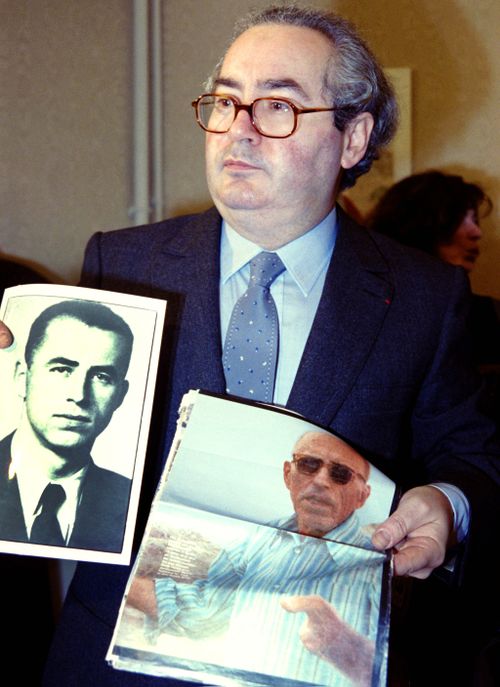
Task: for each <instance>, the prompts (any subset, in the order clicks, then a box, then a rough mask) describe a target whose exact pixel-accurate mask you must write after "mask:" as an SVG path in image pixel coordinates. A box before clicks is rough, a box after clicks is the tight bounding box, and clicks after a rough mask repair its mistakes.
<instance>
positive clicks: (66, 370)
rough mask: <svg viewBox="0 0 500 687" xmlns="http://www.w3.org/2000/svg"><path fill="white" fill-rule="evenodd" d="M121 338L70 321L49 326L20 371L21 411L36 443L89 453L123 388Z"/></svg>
mask: <svg viewBox="0 0 500 687" xmlns="http://www.w3.org/2000/svg"><path fill="white" fill-rule="evenodd" d="M127 364H128V360H127V359H126V356H125V355H124V344H123V340H122V338H121V337H120V336H119V335H118V334H116V333H114V332H110V331H106V330H103V329H98V328H96V327H88V326H87V325H86V324H84V323H83V322H80V321H79V320H76V319H74V318H69V317H59V318H56V319H54V320H52V322H50V323H49V325H48V327H47V330H46V334H45V338H44V340H43V341H42V343H41V344H40V346H38V348H37V349H36V350H35V351H34V355H33V361H32V363H31V366H30V367H29V368H28V369H27V370H26V371H25V373H24V374H25V389H24V396H25V407H26V415H27V417H28V420H29V423H30V425H31V427H32V429H33V431H34V433H35V434H36V436H37V437H38V439H39V441H40V443H41V444H42V445H44V446H46V447H47V448H50V449H52V450H54V451H55V452H61V453H65V452H66V451H68V452H69V453H71V452H72V451H76V452H78V451H80V450H82V449H84V450H86V451H89V450H90V449H91V447H92V445H93V443H94V441H95V439H96V437H97V436H98V435H99V434H100V433H101V432H102V431H103V430H104V429H105V427H106V426H107V425H108V423H109V421H110V420H111V416H112V415H113V412H114V411H115V410H116V409H117V408H118V406H119V405H120V404H121V403H122V401H123V398H124V396H125V394H126V392H127V389H128V382H126V381H125V379H124V376H125V373H126V369H127Z"/></svg>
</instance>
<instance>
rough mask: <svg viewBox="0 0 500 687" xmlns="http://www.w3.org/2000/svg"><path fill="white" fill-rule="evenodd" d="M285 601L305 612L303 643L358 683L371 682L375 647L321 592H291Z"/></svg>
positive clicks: (294, 610)
mask: <svg viewBox="0 0 500 687" xmlns="http://www.w3.org/2000/svg"><path fill="white" fill-rule="evenodd" d="M281 605H282V607H283V608H284V609H285V610H286V611H289V612H290V613H299V612H304V613H306V614H307V618H306V620H305V622H304V625H303V626H302V629H301V631H300V639H301V640H302V643H303V644H304V646H305V647H306V649H308V650H309V651H311V652H312V653H314V654H317V655H318V656H319V657H320V658H323V659H324V660H325V661H328V662H329V663H332V664H333V665H334V666H335V667H336V668H338V670H340V671H341V672H342V673H344V674H345V675H347V677H348V678H349V679H350V680H351V681H352V682H353V684H354V685H358V687H367V686H368V685H371V676H372V670H373V657H374V652H375V647H374V644H373V642H371V641H370V640H369V639H367V637H364V636H363V635H360V634H359V633H358V632H356V631H355V630H353V629H352V627H350V626H349V625H347V623H345V622H344V621H343V620H342V619H341V618H340V617H339V616H338V614H337V613H336V611H335V609H334V608H333V606H331V605H330V604H329V603H328V602H327V601H325V600H324V599H323V598H322V597H321V596H288V597H284V598H282V599H281Z"/></svg>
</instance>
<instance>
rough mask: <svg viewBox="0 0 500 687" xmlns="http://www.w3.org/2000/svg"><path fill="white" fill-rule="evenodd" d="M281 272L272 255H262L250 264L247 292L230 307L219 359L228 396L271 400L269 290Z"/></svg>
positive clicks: (273, 315) (274, 334)
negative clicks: (230, 311) (232, 307)
mask: <svg viewBox="0 0 500 687" xmlns="http://www.w3.org/2000/svg"><path fill="white" fill-rule="evenodd" d="M284 269H285V266H284V265H283V263H282V262H281V260H280V258H279V257H278V255H276V253H268V252H266V251H263V252H262V253H259V254H258V255H256V256H255V258H253V259H252V260H251V261H250V282H249V285H248V289H247V290H246V291H245V293H244V294H243V295H242V296H241V297H240V298H239V299H238V301H237V302H236V305H235V306H234V309H233V312H232V315H231V320H230V322H229V327H228V330H227V335H226V342H225V345H224V353H223V356H222V363H223V365H224V374H225V376H226V391H227V393H229V394H234V395H235V396H243V397H244V398H253V399H255V400H258V401H266V402H272V400H273V391H274V379H275V376H276V365H277V360H278V343H279V323H278V313H277V311H276V305H275V303H274V300H273V297H272V296H271V292H270V290H269V289H270V288H271V284H272V283H273V281H274V280H275V279H276V277H277V276H278V275H280V274H281V273H282V272H283V271H284Z"/></svg>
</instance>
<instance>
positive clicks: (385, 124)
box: [206, 5, 398, 190]
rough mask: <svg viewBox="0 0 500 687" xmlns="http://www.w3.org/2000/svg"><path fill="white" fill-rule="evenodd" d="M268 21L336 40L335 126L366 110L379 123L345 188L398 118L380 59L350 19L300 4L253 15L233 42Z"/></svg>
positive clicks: (329, 82) (330, 82)
mask: <svg viewBox="0 0 500 687" xmlns="http://www.w3.org/2000/svg"><path fill="white" fill-rule="evenodd" d="M262 24H282V25H290V26H299V27H305V28H310V29H314V30H315V31H318V32H319V33H321V34H323V35H324V36H326V38H328V40H329V41H330V42H331V44H332V57H331V60H330V64H329V68H328V70H327V72H326V74H325V75H324V86H323V90H324V94H325V96H326V97H327V98H328V99H329V100H330V101H331V103H332V106H333V107H335V111H334V113H333V118H334V124H335V126H336V127H337V129H339V131H344V130H345V128H346V126H347V125H348V124H349V122H350V121H352V120H353V119H354V118H355V117H356V116H357V115H359V114H361V113H362V112H369V113H370V114H371V115H372V116H373V119H374V122H375V124H374V128H373V131H372V134H371V136H370V141H369V144H368V148H367V150H366V153H365V156H364V157H363V159H362V160H360V161H359V162H358V163H357V164H356V165H355V166H354V167H352V168H351V169H344V170H343V172H342V175H341V178H340V186H339V190H342V189H346V188H349V187H350V186H354V184H355V183H356V179H357V177H358V176H360V175H361V174H365V173H366V172H368V170H369V169H370V167H371V165H372V163H373V161H374V160H376V159H377V158H378V157H379V151H380V149H381V148H382V147H383V146H385V145H387V144H388V143H389V141H390V140H391V139H392V137H393V135H394V133H395V131H396V127H397V122H398V107H397V103H396V98H395V95H394V91H393V88H392V86H391V84H390V83H389V81H388V79H387V77H386V76H385V75H384V73H383V71H382V68H381V67H380V65H379V64H378V62H377V59H376V58H375V56H374V55H373V53H372V52H371V50H370V49H369V48H368V46H367V45H366V43H365V42H364V41H363V40H362V39H361V38H360V36H359V35H358V33H357V31H356V29H355V28H354V27H353V26H352V24H350V23H349V22H348V21H346V20H345V19H342V18H341V17H339V16H337V15H335V14H332V13H329V12H322V11H320V10H316V9H312V8H305V7H302V8H301V7H297V6H296V5H276V6H272V7H268V8H266V9H264V10H262V11H257V12H253V13H250V14H249V15H248V16H246V17H244V18H243V19H241V20H240V21H239V22H238V23H237V24H236V26H235V31H234V33H233V36H232V40H231V43H232V42H234V40H235V39H236V38H237V37H238V36H240V35H241V34H242V33H243V32H244V31H247V30H248V29H250V28H252V27H254V26H260V25H262ZM256 59H258V57H256ZM223 61H224V57H222V58H221V60H220V61H219V62H218V64H217V66H216V68H215V70H214V73H213V74H212V76H211V77H210V78H209V80H208V81H207V83H206V89H207V90H208V91H211V90H213V84H214V83H215V81H216V79H217V77H218V75H219V73H220V69H221V67H222V63H223Z"/></svg>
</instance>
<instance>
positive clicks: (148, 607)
mask: <svg viewBox="0 0 500 687" xmlns="http://www.w3.org/2000/svg"><path fill="white" fill-rule="evenodd" d="M127 604H129V605H130V606H133V607H134V608H137V609H138V610H139V611H142V612H143V613H146V615H149V616H151V617H152V618H156V617H157V616H158V608H157V606H156V592H155V583H154V581H153V580H151V579H150V578H148V577H137V576H136V577H134V579H133V580H132V584H131V585H130V589H129V591H128V594H127Z"/></svg>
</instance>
